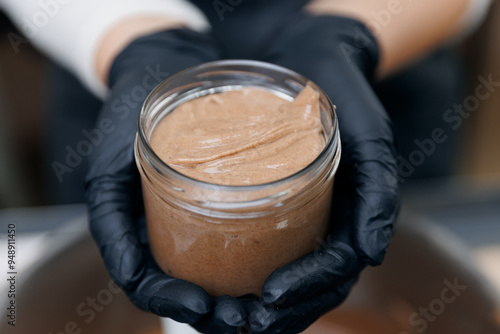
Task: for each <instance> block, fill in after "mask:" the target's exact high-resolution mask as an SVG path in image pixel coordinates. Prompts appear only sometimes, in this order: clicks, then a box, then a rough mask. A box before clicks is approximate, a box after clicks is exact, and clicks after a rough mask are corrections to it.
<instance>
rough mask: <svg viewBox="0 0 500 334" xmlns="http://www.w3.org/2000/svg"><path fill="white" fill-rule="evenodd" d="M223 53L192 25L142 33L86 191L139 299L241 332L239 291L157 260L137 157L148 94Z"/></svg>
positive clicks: (108, 253) (108, 257)
mask: <svg viewBox="0 0 500 334" xmlns="http://www.w3.org/2000/svg"><path fill="white" fill-rule="evenodd" d="M218 57H219V52H218V49H217V47H216V46H215V43H214V41H213V40H212V39H211V38H210V37H209V36H207V35H205V34H202V33H198V32H195V31H191V30H188V29H175V30H168V31H163V32H159V33H156V34H152V35H149V36H145V37H141V38H139V39H137V40H135V41H133V42H132V43H131V44H129V45H128V46H127V47H126V48H125V49H124V50H123V51H122V52H121V53H120V54H119V55H118V56H117V58H116V59H115V61H114V63H113V65H112V67H111V70H110V73H109V87H110V94H109V96H108V97H107V99H106V101H105V103H104V106H103V108H102V110H101V112H100V115H99V120H98V122H97V128H98V129H100V130H101V132H102V134H101V136H102V138H101V140H100V143H98V144H96V147H94V150H93V152H92V154H91V156H90V159H89V164H90V170H89V172H88V175H87V186H86V187H87V188H86V196H87V204H88V209H89V216H90V230H91V233H92V236H93V238H94V239H95V242H96V243H97V245H98V247H99V250H100V252H101V255H102V257H103V260H104V263H105V265H106V268H107V270H108V272H109V274H110V276H111V278H112V279H113V280H114V281H115V282H116V283H117V284H118V286H120V287H121V288H122V289H123V290H124V291H125V293H126V294H127V296H128V297H129V298H130V300H131V301H132V302H133V303H134V304H135V305H137V306H138V307H140V308H142V309H144V310H146V311H149V312H152V313H155V314H157V315H159V316H162V317H170V318H172V319H174V320H176V321H179V322H183V323H189V324H191V325H192V326H194V327H196V328H197V329H198V330H200V331H202V332H207V333H236V331H237V328H238V327H240V326H242V325H244V324H245V322H246V317H247V314H246V312H245V309H244V307H243V305H242V304H241V303H240V302H239V301H238V300H237V299H235V298H232V297H218V298H216V297H211V296H209V295H208V293H207V292H206V291H205V290H204V289H202V288H201V287H199V286H197V285H195V284H193V283H190V282H187V281H183V280H179V279H175V278H173V277H170V276H167V275H166V274H164V273H163V272H162V271H161V270H160V269H159V268H158V266H157V265H156V263H155V262H154V260H153V258H152V256H151V254H150V252H149V247H148V243H147V233H146V227H145V217H144V205H143V200H142V192H141V187H140V177H139V172H138V171H137V167H136V164H135V161H134V140H135V137H136V133H137V119H138V115H139V112H140V110H141V107H142V104H143V102H144V100H145V99H146V96H147V94H148V93H149V92H150V91H151V90H152V89H153V88H154V87H155V86H156V85H158V84H159V83H160V82H161V81H163V80H164V79H166V78H167V77H168V76H170V75H173V74H175V73H177V72H179V71H181V70H184V69H186V68H188V67H191V66H194V65H198V64H201V63H204V62H208V61H213V60H217V59H218ZM97 142H98V141H96V143H97Z"/></svg>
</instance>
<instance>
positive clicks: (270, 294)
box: [262, 288, 283, 304]
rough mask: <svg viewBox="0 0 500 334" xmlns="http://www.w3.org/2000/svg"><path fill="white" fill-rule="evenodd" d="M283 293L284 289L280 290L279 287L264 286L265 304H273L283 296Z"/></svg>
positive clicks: (263, 296) (263, 298) (263, 299)
mask: <svg viewBox="0 0 500 334" xmlns="http://www.w3.org/2000/svg"><path fill="white" fill-rule="evenodd" d="M282 295H283V291H282V290H278V289H266V288H264V289H263V290H262V301H263V302H264V303H265V304H273V303H275V302H276V301H278V300H280V298H281V297H282Z"/></svg>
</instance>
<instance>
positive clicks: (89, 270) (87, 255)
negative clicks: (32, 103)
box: [0, 213, 500, 334]
mask: <svg viewBox="0 0 500 334" xmlns="http://www.w3.org/2000/svg"><path fill="white" fill-rule="evenodd" d="M455 280H457V282H458V284H459V285H460V286H466V289H465V290H457V291H456V292H457V293H459V295H455V297H456V298H453V299H454V300H453V301H452V302H444V301H443V298H446V300H447V301H449V299H451V297H453V292H452V291H451V292H450V288H449V287H448V285H449V284H453V283H454V281H455ZM446 282H448V283H446ZM110 284H111V281H110V278H109V276H108V275H107V274H106V272H105V270H104V266H103V265H102V261H101V259H100V257H99V254H98V252H97V249H96V247H95V245H94V244H93V242H92V241H91V239H90V237H89V236H88V234H87V233H85V232H82V233H80V235H79V236H78V237H76V236H75V237H74V239H73V240H72V241H71V242H70V243H69V244H68V243H66V244H65V243H63V244H62V245H61V246H60V247H59V249H57V251H54V252H53V254H52V255H51V256H49V257H46V258H45V259H44V260H43V261H42V263H40V265H39V266H38V267H37V268H36V269H34V270H32V271H31V273H29V275H28V273H26V277H24V279H23V280H22V281H20V282H19V286H18V291H19V296H18V298H17V307H18V308H17V310H18V314H17V316H18V318H17V326H16V327H15V328H12V327H10V326H8V325H6V321H5V319H6V318H5V315H2V319H4V320H3V321H2V322H1V323H0V333H19V334H24V333H26V334H33V333H43V334H46V333H47V334H48V333H52V334H59V333H78V329H81V333H85V334H87V333H113V334H114V333H120V334H132V333H134V334H135V333H137V334H139V333H145V334H146V333H159V332H158V331H159V321H158V318H156V317H155V316H153V315H150V314H146V313H144V312H142V311H139V310H138V309H136V308H135V307H134V306H133V305H132V304H131V303H130V302H129V301H128V300H127V298H126V296H125V295H124V294H123V293H122V292H118V293H116V291H115V290H114V288H113V286H112V285H110ZM447 288H448V292H445V293H443V291H444V290H445V289H447ZM443 296H444V297H443ZM441 305H442V307H441ZM422 309H427V315H428V316H429V318H427V319H426V318H425V317H424V316H419V315H418V314H419V313H421V312H422ZM499 310H500V298H499V297H498V295H497V291H496V290H494V289H493V288H492V287H491V286H490V284H489V283H488V281H486V280H485V279H484V277H483V276H481V275H480V274H479V271H478V270H477V268H476V267H475V265H474V261H473V260H472V259H471V257H470V254H469V252H468V251H467V249H464V248H463V246H462V245H461V244H460V243H458V242H456V240H455V239H454V238H453V237H451V236H450V235H449V234H448V233H447V232H445V231H443V230H441V229H439V228H437V227H436V226H435V225H432V224H428V223H426V222H424V221H422V220H418V219H415V218H412V216H411V215H410V214H408V213H403V214H402V216H401V218H400V224H399V227H398V230H397V232H396V235H395V237H394V240H393V243H392V244H391V246H390V248H389V251H388V255H387V258H386V261H385V262H384V264H383V265H382V266H380V267H376V268H368V269H367V270H365V272H364V273H363V275H362V277H361V279H360V281H359V283H358V284H357V285H356V287H355V289H354V291H353V293H352V294H351V296H350V297H349V299H348V300H347V301H346V302H345V303H344V304H343V305H342V307H340V308H339V309H337V310H336V311H334V312H333V313H332V316H331V317H329V319H335V315H336V314H337V315H341V316H342V317H343V318H347V317H348V316H349V315H351V316H352V315H354V317H356V315H357V317H358V319H359V321H358V322H359V323H362V322H363V321H364V320H366V319H368V316H364V315H363V314H366V315H375V316H378V317H383V318H384V319H386V320H387V321H390V323H391V324H393V326H392V327H391V328H394V329H395V331H394V334H400V333H403V334H406V333H411V334H413V333H418V330H420V329H422V328H423V322H422V321H425V322H426V323H425V326H426V328H425V330H424V331H423V333H428V334H434V333H435V334H497V333H500V325H499V323H500V311H499ZM433 311H435V312H434V313H432V312H433ZM437 311H439V312H437ZM2 312H3V311H2ZM415 312H416V313H415ZM437 313H439V314H437ZM415 314H417V315H415ZM337 319H338V317H337ZM421 319H426V320H421ZM429 319H432V320H429ZM322 323H323V327H322V328H323V330H324V328H326V332H325V331H323V332H321V333H330V332H331V333H332V334H333V333H335V334H339V333H341V332H340V331H336V330H334V328H335V327H334V325H332V323H331V322H329V320H328V319H323V320H322ZM337 328H338V327H337ZM330 329H331V330H330ZM319 332H320V331H319V329H317V327H316V330H315V333H319ZM308 333H309V332H308ZM311 333H313V332H311ZM346 333H348V332H346ZM351 333H367V334H368V333H370V334H373V333H378V332H377V329H376V328H373V329H372V330H370V331H366V332H362V331H354V332H351ZM391 333H392V331H391V332H389V333H387V334H391Z"/></svg>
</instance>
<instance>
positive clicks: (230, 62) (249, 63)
mask: <svg viewBox="0 0 500 334" xmlns="http://www.w3.org/2000/svg"><path fill="white" fill-rule="evenodd" d="M231 66H233V67H239V68H245V67H247V69H246V71H247V72H248V73H252V71H251V69H252V68H256V67H258V68H261V69H269V70H273V71H279V72H281V73H283V74H285V75H288V76H290V77H291V78H294V79H298V80H300V81H302V82H306V83H307V85H310V86H311V87H312V88H314V89H315V90H316V91H318V93H319V95H320V99H321V98H324V99H325V100H326V101H327V104H328V106H329V111H330V113H331V117H332V127H333V129H332V136H330V138H328V142H327V143H326V144H325V147H324V148H323V150H322V151H321V153H320V154H319V155H318V156H317V157H316V158H315V159H314V160H313V161H312V162H311V163H310V164H308V165H307V166H306V167H304V168H302V169H301V170H299V171H298V172H295V173H293V174H291V175H288V176H286V177H284V178H282V179H278V180H274V181H270V182H266V183H260V184H251V185H222V184H216V183H210V182H206V181H202V180H198V179H194V178H191V177H189V176H187V175H185V174H182V173H180V172H178V171H177V170H175V169H173V168H172V167H170V166H169V165H168V164H166V163H165V162H164V161H163V160H162V159H161V158H160V157H159V156H158V155H157V154H156V152H155V151H154V150H153V148H152V147H151V145H150V144H149V140H148V139H147V135H146V133H145V121H146V115H147V112H148V110H149V109H150V107H151V105H152V104H153V103H154V102H155V98H156V96H155V95H156V94H157V93H159V92H160V91H161V89H162V88H164V87H165V86H167V85H168V84H170V83H171V82H172V81H174V80H175V79H177V78H178V77H180V76H184V75H186V74H188V73H190V72H194V71H197V70H200V69H207V70H209V69H210V68H214V69H215V68H220V67H224V70H228V68H227V67H231ZM197 76H200V74H198V75H197ZM335 109H336V107H335V105H334V104H333V103H332V102H331V100H330V98H329V97H328V96H327V95H326V94H325V93H324V92H323V90H321V88H319V87H318V86H317V85H316V84H315V83H314V82H312V81H311V80H309V79H308V78H306V77H305V76H303V75H301V74H299V73H297V72H295V71H293V70H290V69H288V68H285V67H283V66H279V65H275V64H271V63H267V62H263V61H257V60H246V59H226V60H216V61H212V62H207V63H203V64H199V65H195V66H192V67H189V68H187V69H185V70H183V71H180V72H178V73H176V74H174V75H172V76H170V77H169V78H167V79H166V80H164V81H163V82H161V83H160V84H158V85H157V86H156V87H155V88H154V89H153V90H152V91H151V92H150V93H149V94H148V96H147V97H146V100H145V101H144V103H143V105H142V108H141V112H140V115H139V118H138V121H137V128H138V132H137V137H136V147H137V145H140V146H141V148H142V149H143V150H145V152H146V154H145V158H146V160H147V161H148V162H149V163H150V164H151V166H152V167H153V168H154V169H155V170H156V171H158V172H160V173H162V174H169V175H171V176H174V177H175V178H177V179H180V180H181V181H183V182H187V183H189V184H191V185H194V186H200V187H203V188H206V189H211V190H218V191H259V190H264V189H269V188H274V187H276V186H281V185H283V184H286V183H289V182H291V181H294V180H296V179H298V178H301V177H302V176H304V175H305V174H307V173H309V172H310V171H311V169H313V168H314V167H315V166H316V165H317V164H318V163H319V162H321V161H323V160H324V158H325V156H326V155H328V154H329V152H330V150H333V151H334V153H333V157H334V159H335V160H336V161H335V163H334V167H333V173H335V172H336V169H337V167H338V163H339V161H340V153H341V144H340V135H339V129H338V121H337V115H336V112H335ZM153 131H154V130H153ZM136 151H137V149H136ZM136 154H137V152H136Z"/></svg>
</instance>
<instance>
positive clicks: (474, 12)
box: [458, 0, 491, 39]
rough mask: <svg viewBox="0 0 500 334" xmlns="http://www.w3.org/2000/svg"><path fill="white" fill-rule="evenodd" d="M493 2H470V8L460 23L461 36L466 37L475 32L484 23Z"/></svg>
mask: <svg viewBox="0 0 500 334" xmlns="http://www.w3.org/2000/svg"><path fill="white" fill-rule="evenodd" d="M490 3H491V0H469V7H468V8H467V11H466V12H465V13H464V15H463V16H462V19H461V20H460V21H459V22H458V26H459V31H460V32H459V36H458V39H460V37H464V36H467V35H468V34H470V33H471V32H472V31H474V30H475V29H476V28H477V27H478V26H479V25H480V24H481V22H483V20H484V18H485V17H486V14H487V13H488V10H489V8H490Z"/></svg>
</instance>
